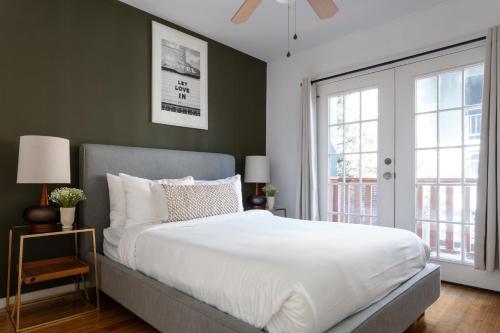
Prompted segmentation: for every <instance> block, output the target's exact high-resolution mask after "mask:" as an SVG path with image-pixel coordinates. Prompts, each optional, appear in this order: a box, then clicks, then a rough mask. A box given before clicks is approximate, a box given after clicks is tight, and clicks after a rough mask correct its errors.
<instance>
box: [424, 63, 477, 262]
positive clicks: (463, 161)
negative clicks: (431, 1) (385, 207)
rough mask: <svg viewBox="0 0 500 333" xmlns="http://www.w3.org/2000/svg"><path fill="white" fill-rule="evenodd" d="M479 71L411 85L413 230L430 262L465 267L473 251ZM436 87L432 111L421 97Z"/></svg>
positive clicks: (468, 69)
mask: <svg viewBox="0 0 500 333" xmlns="http://www.w3.org/2000/svg"><path fill="white" fill-rule="evenodd" d="M483 70H484V68H483V65H473V66H466V67H463V68H462V69H460V70H453V71H451V72H449V71H447V72H442V73H435V74H434V75H433V76H430V77H426V78H423V79H416V80H415V96H416V103H415V129H416V130H415V221H416V222H415V223H416V224H415V230H416V233H417V234H418V235H419V236H420V237H422V239H423V240H424V241H425V242H426V243H427V244H429V245H430V246H431V248H432V251H431V256H432V257H434V258H437V259H440V258H441V259H446V260H452V261H458V262H462V263H465V264H472V263H473V260H474V250H475V249H474V225H473V224H474V219H475V216H476V196H477V195H476V184H477V175H478V164H479V144H480V138H481V98H482V90H483V83H482V82H483ZM462 78H463V79H462ZM425 80H427V81H425ZM462 81H463V82H462ZM434 83H436V86H437V102H436V107H432V105H434V104H432V102H433V100H432V98H431V97H429V96H432V94H431V93H430V92H429V93H427V94H426V95H425V94H424V93H423V92H426V91H431V90H432V87H433V84H434ZM423 96H426V97H425V99H424V97H423ZM424 101H427V102H424ZM429 101H430V102H429ZM462 101H463V104H464V105H462ZM422 112H425V113H424V114H422ZM435 129H437V131H436V130H435ZM434 133H437V136H436V134H434ZM436 138H437V142H436ZM436 143H437V148H435V147H436Z"/></svg>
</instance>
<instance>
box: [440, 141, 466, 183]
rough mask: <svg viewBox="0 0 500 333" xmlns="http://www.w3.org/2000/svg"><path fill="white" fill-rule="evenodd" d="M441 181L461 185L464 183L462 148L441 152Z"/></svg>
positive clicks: (442, 150) (441, 150) (447, 149)
mask: <svg viewBox="0 0 500 333" xmlns="http://www.w3.org/2000/svg"><path fill="white" fill-rule="evenodd" d="M439 180H440V181H441V182H442V183H460V182H461V181H462V149H461V148H446V149H440V150H439Z"/></svg>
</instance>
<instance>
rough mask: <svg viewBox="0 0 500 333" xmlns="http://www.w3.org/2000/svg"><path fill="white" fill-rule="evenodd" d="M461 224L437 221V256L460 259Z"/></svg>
mask: <svg viewBox="0 0 500 333" xmlns="http://www.w3.org/2000/svg"><path fill="white" fill-rule="evenodd" d="M461 252H462V226H461V225H460V224H453V223H439V257H440V258H443V259H448V260H456V261H460V260H461V259H462V253H461Z"/></svg>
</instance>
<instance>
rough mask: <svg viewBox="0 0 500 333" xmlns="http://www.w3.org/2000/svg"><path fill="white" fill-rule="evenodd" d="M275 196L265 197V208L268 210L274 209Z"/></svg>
mask: <svg viewBox="0 0 500 333" xmlns="http://www.w3.org/2000/svg"><path fill="white" fill-rule="evenodd" d="M275 199H276V198H275V197H267V208H268V209H269V210H273V209H274V201H275Z"/></svg>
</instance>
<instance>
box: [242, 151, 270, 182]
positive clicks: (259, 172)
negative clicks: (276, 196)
mask: <svg viewBox="0 0 500 333" xmlns="http://www.w3.org/2000/svg"><path fill="white" fill-rule="evenodd" d="M269 178H270V177H269V161H268V159H267V157H266V156H247V157H246V159H245V183H269Z"/></svg>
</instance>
